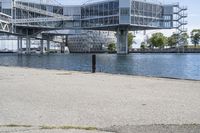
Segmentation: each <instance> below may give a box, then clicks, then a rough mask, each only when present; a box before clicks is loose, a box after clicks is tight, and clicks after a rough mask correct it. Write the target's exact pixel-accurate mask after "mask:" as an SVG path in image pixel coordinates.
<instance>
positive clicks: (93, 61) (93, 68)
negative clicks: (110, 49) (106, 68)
mask: <svg viewBox="0 0 200 133" xmlns="http://www.w3.org/2000/svg"><path fill="white" fill-rule="evenodd" d="M95 72H96V55H92V73H95Z"/></svg>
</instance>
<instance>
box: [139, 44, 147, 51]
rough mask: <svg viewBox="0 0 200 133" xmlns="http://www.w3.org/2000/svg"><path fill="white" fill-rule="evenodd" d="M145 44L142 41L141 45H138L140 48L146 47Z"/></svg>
mask: <svg viewBox="0 0 200 133" xmlns="http://www.w3.org/2000/svg"><path fill="white" fill-rule="evenodd" d="M146 47H147V45H146V44H145V42H142V43H141V45H140V48H141V49H142V50H144V49H146Z"/></svg>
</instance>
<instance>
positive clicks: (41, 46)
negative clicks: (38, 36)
mask: <svg viewBox="0 0 200 133" xmlns="http://www.w3.org/2000/svg"><path fill="white" fill-rule="evenodd" d="M43 53H44V40H43V39H42V40H40V54H43Z"/></svg>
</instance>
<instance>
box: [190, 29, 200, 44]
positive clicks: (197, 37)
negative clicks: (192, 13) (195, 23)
mask: <svg viewBox="0 0 200 133" xmlns="http://www.w3.org/2000/svg"><path fill="white" fill-rule="evenodd" d="M191 42H192V44H194V46H195V47H196V46H197V45H198V44H199V42H200V29H194V30H193V31H192V32H191Z"/></svg>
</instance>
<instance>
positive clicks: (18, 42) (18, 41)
mask: <svg viewBox="0 0 200 133" xmlns="http://www.w3.org/2000/svg"><path fill="white" fill-rule="evenodd" d="M22 39H23V38H22V37H17V53H18V54H22V52H23V49H22Z"/></svg>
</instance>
